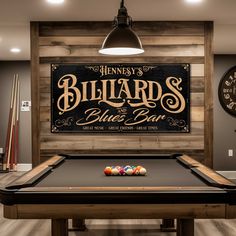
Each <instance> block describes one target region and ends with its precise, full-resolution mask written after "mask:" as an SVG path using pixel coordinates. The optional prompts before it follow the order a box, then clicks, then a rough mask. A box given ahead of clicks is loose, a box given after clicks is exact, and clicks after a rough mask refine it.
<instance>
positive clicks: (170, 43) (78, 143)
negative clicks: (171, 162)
mask: <svg viewBox="0 0 236 236" xmlns="http://www.w3.org/2000/svg"><path fill="white" fill-rule="evenodd" d="M134 30H135V32H136V33H137V34H138V35H139V36H140V38H141V41H142V43H143V47H144V49H145V53H144V54H142V55H139V56H132V57H110V56H109V57H107V56H102V55H100V54H99V53H98V49H99V48H100V47H101V44H102V42H103V40H104V37H105V36H106V35H107V34H108V33H109V32H110V22H32V23H31V62H32V64H31V70H32V83H31V86H32V114H33V115H32V134H33V135H32V136H33V137H32V141H33V142H32V143H33V148H32V150H33V155H32V156H33V164H34V165H36V164H38V163H40V162H42V161H44V160H45V159H47V158H48V157H50V156H52V155H54V154H57V153H72V152H73V153H100V154H101V153H186V154H188V155H191V156H193V157H194V158H196V159H198V160H199V161H202V162H204V163H205V164H207V165H208V166H212V131H213V123H212V115H213V114H212V113H213V111H212V109H213V105H212V103H213V99H212V71H213V53H212V35H213V23H212V22H134ZM60 63H62V64H91V65H92V64H110V63H115V64H124V63H132V64H145V63H146V64H158V63H160V64H161V63H164V64H171V63H177V64H184V63H186V64H189V65H190V71H191V73H190V121H189V123H190V127H191V130H190V132H189V133H168V134H166V133H158V134H156V133H148V132H145V133H138V132H137V133H136V132H135V133H134V134H131V133H125V134H120V133H114V134H112V135H111V134H106V133H103V134H93V133H90V134H73V133H72V134H71V133H51V100H50V98H51V73H50V71H51V65H52V64H60ZM205 94H207V96H205Z"/></svg>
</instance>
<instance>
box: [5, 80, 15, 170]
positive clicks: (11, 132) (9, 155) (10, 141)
mask: <svg viewBox="0 0 236 236" xmlns="http://www.w3.org/2000/svg"><path fill="white" fill-rule="evenodd" d="M15 78H16V76H15ZM16 85H17V84H16V79H15V86H14V94H13V108H12V117H11V118H12V119H11V126H10V138H9V145H8V156H7V169H9V167H10V161H11V156H12V154H11V153H12V135H13V123H14V119H15V103H16Z"/></svg>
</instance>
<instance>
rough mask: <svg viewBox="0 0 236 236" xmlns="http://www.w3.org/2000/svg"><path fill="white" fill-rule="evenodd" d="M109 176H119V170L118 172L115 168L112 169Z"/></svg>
mask: <svg viewBox="0 0 236 236" xmlns="http://www.w3.org/2000/svg"><path fill="white" fill-rule="evenodd" d="M111 174H112V175H118V174H119V170H118V169H117V168H116V167H113V168H112V169H111Z"/></svg>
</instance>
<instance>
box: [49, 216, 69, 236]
mask: <svg viewBox="0 0 236 236" xmlns="http://www.w3.org/2000/svg"><path fill="white" fill-rule="evenodd" d="M51 231H52V234H51V236H68V220H67V219H52V229H51Z"/></svg>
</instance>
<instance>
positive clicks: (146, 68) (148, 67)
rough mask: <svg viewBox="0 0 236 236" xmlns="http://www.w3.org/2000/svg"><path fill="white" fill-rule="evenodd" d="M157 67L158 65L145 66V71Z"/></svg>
mask: <svg viewBox="0 0 236 236" xmlns="http://www.w3.org/2000/svg"><path fill="white" fill-rule="evenodd" d="M154 68H156V66H143V72H148V71H149V70H152V69H154Z"/></svg>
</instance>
